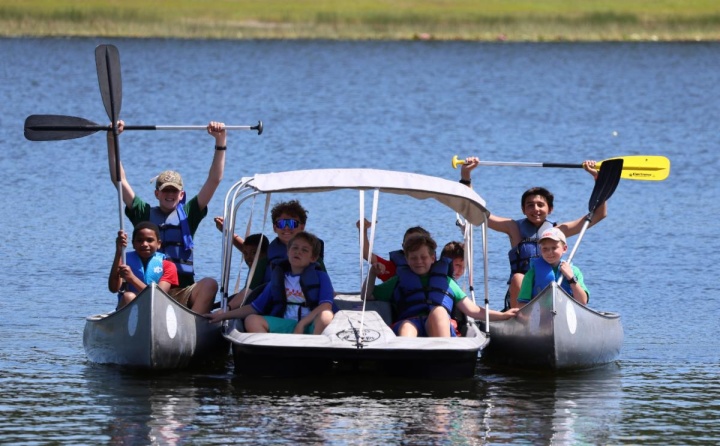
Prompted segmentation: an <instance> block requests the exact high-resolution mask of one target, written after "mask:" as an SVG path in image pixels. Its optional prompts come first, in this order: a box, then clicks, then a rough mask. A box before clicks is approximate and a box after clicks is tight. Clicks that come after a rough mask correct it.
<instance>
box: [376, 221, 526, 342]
mask: <svg viewBox="0 0 720 446" xmlns="http://www.w3.org/2000/svg"><path fill="white" fill-rule="evenodd" d="M403 249H404V251H405V258H406V260H407V265H405V266H398V268H397V275H396V276H395V277H393V278H391V279H390V280H388V281H387V282H385V283H382V284H380V285H377V286H376V287H375V288H374V290H373V292H372V296H373V298H375V299H376V300H380V301H385V302H390V303H391V304H392V305H393V308H394V312H395V315H396V316H395V318H394V319H395V321H396V322H395V323H394V324H393V325H392V328H393V331H394V332H395V334H397V335H398V336H410V337H418V336H434V337H451V336H455V329H454V326H453V325H452V323H451V321H450V315H451V314H452V311H453V308H454V307H457V308H458V309H459V310H460V311H461V312H462V313H464V314H465V315H467V316H470V317H472V318H475V319H482V318H484V317H485V309H483V308H480V307H478V306H477V305H476V304H475V302H473V301H471V300H470V299H469V298H468V297H467V295H466V294H465V292H464V291H463V290H462V289H461V288H460V286H459V285H458V284H457V283H456V282H455V280H454V279H453V278H452V277H450V276H449V275H448V266H449V261H450V260H449V259H447V258H441V259H440V260H439V261H436V256H435V250H436V249H437V243H435V240H433V239H432V237H429V236H426V235H415V236H412V237H410V238H408V239H407V240H406V241H405V243H404V245H403ZM516 313H517V309H512V310H509V311H507V312H505V313H501V312H499V311H494V310H490V314H489V317H490V320H492V321H495V320H505V319H510V318H512V317H515V314H516Z"/></svg>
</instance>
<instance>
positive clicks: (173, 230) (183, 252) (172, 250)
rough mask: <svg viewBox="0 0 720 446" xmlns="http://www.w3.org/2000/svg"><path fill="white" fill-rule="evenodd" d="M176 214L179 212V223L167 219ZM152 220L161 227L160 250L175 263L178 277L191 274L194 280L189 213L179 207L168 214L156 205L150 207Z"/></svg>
mask: <svg viewBox="0 0 720 446" xmlns="http://www.w3.org/2000/svg"><path fill="white" fill-rule="evenodd" d="M175 214H177V217H178V221H179V223H178V224H171V223H167V220H168V219H169V218H170V217H171V216H173V215H175ZM150 221H151V222H153V223H155V224H156V225H157V226H158V228H160V240H161V241H162V245H161V246H160V251H161V252H162V253H164V254H165V257H166V259H167V260H169V261H171V262H173V263H174V264H175V266H176V267H177V272H178V278H180V277H183V276H190V278H191V279H192V281H193V282H194V276H195V271H194V269H193V250H192V247H191V246H190V247H188V241H190V244H191V243H192V235H191V234H190V225H189V224H188V221H187V215H185V213H184V212H178V210H177V209H176V210H175V211H173V212H171V213H170V214H168V215H166V214H164V213H163V212H162V210H160V207H157V206H156V207H153V208H151V209H150ZM180 282H182V279H181V280H180Z"/></svg>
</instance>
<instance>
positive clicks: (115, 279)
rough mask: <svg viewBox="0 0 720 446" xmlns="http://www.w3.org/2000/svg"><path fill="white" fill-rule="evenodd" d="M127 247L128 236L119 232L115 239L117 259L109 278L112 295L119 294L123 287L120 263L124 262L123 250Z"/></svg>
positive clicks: (109, 288)
mask: <svg viewBox="0 0 720 446" xmlns="http://www.w3.org/2000/svg"><path fill="white" fill-rule="evenodd" d="M125 246H127V234H126V233H125V232H124V231H118V236H117V238H116V239H115V258H114V259H113V264H112V267H111V268H110V275H109V276H108V290H110V292H111V293H117V292H118V291H119V290H120V287H121V286H122V277H120V262H121V261H122V250H123V248H124V247H125Z"/></svg>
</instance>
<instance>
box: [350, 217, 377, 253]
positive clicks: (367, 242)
mask: <svg viewBox="0 0 720 446" xmlns="http://www.w3.org/2000/svg"><path fill="white" fill-rule="evenodd" d="M355 226H357V228H358V230H360V220H358V221H357V223H355ZM370 226H372V223H370V220H368V219H367V218H366V219H365V232H364V233H363V237H364V240H363V259H365V260H367V261H368V262H370V263H375V262H377V258H376V257H375V254H373V255H372V257H370V239H369V238H368V233H367V232H368V229H369V228H370Z"/></svg>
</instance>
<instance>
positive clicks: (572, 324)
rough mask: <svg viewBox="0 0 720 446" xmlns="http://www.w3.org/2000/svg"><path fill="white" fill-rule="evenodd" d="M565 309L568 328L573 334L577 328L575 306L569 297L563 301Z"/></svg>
mask: <svg viewBox="0 0 720 446" xmlns="http://www.w3.org/2000/svg"><path fill="white" fill-rule="evenodd" d="M565 310H566V311H565V314H567V323H568V330H570V333H571V334H575V330H577V314H575V307H574V306H573V303H572V302H570V299H568V300H567V302H566V303H565Z"/></svg>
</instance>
